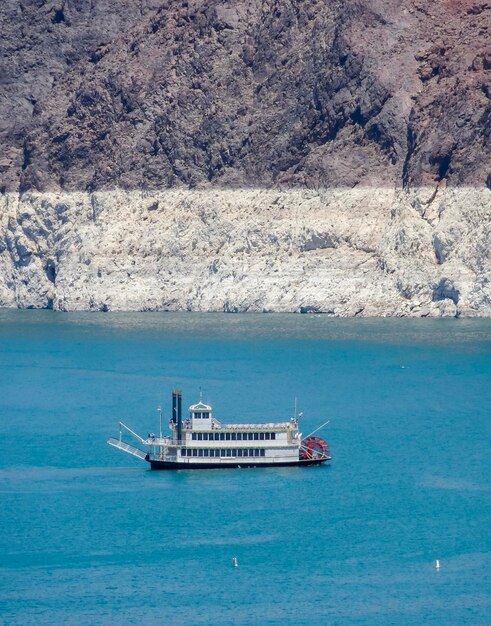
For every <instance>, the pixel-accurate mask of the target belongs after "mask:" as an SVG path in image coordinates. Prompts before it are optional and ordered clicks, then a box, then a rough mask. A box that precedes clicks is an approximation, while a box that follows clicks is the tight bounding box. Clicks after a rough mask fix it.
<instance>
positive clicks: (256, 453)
mask: <svg viewBox="0 0 491 626" xmlns="http://www.w3.org/2000/svg"><path fill="white" fill-rule="evenodd" d="M181 403H182V394H181V392H180V391H173V393H172V418H171V420H170V423H169V427H170V431H171V434H170V435H169V436H162V432H160V434H159V435H155V434H153V433H150V434H149V435H148V437H147V438H146V439H143V438H141V437H140V436H139V435H137V434H136V433H134V432H133V431H132V430H131V429H129V428H128V427H127V426H125V425H124V424H122V423H120V437H119V439H109V440H108V443H109V444H110V445H113V446H115V447H117V448H119V449H121V450H123V451H125V452H129V453H130V454H134V455H135V456H138V457H140V458H145V460H147V461H148V462H149V463H150V465H151V467H152V469H179V468H181V469H204V468H213V467H251V466H254V467H255V466H272V465H299V464H301V463H302V464H310V465H311V464H318V463H321V462H323V461H327V460H330V456H329V450H328V447H327V444H326V443H325V442H324V441H323V440H322V439H319V438H317V437H310V438H308V439H306V440H303V441H302V435H301V433H300V432H299V430H298V420H297V418H296V417H292V418H291V419H290V420H288V421H284V422H264V423H259V424H257V423H250V424H247V423H222V422H221V421H220V420H218V419H217V418H216V417H215V416H214V415H213V411H212V407H211V406H210V405H208V404H205V403H203V402H202V401H201V400H200V402H198V403H197V404H193V405H191V406H190V407H189V417H187V418H186V419H184V420H183V419H182V411H181ZM123 429H125V430H127V431H129V432H130V433H131V434H132V435H133V436H135V437H136V438H138V440H139V441H140V442H141V443H142V444H144V445H145V447H146V449H147V452H146V453H145V452H143V451H142V450H140V449H138V448H134V447H133V446H130V445H129V444H127V443H125V442H123V440H122V432H123ZM161 430H162V428H161ZM311 440H315V441H311Z"/></svg>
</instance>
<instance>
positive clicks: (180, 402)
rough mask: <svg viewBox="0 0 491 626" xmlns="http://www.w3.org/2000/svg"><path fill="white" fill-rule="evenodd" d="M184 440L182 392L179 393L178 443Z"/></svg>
mask: <svg viewBox="0 0 491 626" xmlns="http://www.w3.org/2000/svg"><path fill="white" fill-rule="evenodd" d="M181 439H182V391H181V390H180V389H179V390H178V391H177V441H181Z"/></svg>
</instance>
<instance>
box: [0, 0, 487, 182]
mask: <svg viewBox="0 0 491 626" xmlns="http://www.w3.org/2000/svg"><path fill="white" fill-rule="evenodd" d="M0 19H1V22H2V46H3V55H2V62H1V63H2V66H1V72H0V84H1V85H2V89H1V92H0V188H1V189H2V190H3V191H8V190H17V189H20V190H21V191H25V190H27V189H37V190H40V191H47V190H53V189H54V190H56V189H64V190H68V191H70V190H82V191H93V190H97V189H107V188H112V187H120V188H123V189H140V188H142V189H161V188H167V187H172V186H180V185H186V186H191V187H196V186H198V187H205V186H210V185H220V186H235V187H241V186H266V187H271V186H275V185H287V186H291V185H307V186H315V187H329V186H346V187H353V186H356V185H360V184H361V185H374V186H375V185H377V186H380V185H396V186H404V187H406V188H409V187H412V186H420V185H431V186H439V185H442V184H443V183H445V184H447V185H454V186H457V185H462V184H472V185H486V184H487V185H488V186H489V187H490V188H491V182H490V181H491V158H490V156H491V155H490V133H491V49H490V48H489V41H490V34H491V32H490V29H491V3H490V2H482V1H477V2H476V0H473V1H467V0H462V1H456V0H453V1H449V0H434V1H433V2H431V3H428V2H426V1H424V0H413V1H405V2H403V1H401V0H333V1H331V2H325V0H302V1H299V0H297V1H294V0H261V1H259V0H247V1H240V0H235V1H234V2H232V1H230V2H224V1H218V0H189V2H182V1H181V2H175V1H173V0H168V1H167V2H162V1H157V0H141V1H140V2H137V1H135V0H99V1H98V0H92V1H90V2H89V0H85V1H83V0H77V1H76V2H75V0H73V1H71V0H53V1H43V0H32V1H30V2H29V1H26V0H24V1H23V2H21V3H19V2H17V1H14V0H5V1H4V2H3V3H2V7H1V8H0Z"/></svg>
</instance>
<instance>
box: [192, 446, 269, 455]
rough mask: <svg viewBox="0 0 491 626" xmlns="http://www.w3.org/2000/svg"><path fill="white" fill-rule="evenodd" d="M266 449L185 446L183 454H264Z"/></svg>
mask: <svg viewBox="0 0 491 626" xmlns="http://www.w3.org/2000/svg"><path fill="white" fill-rule="evenodd" d="M265 454H266V451H265V450H264V448H237V450H233V449H227V450H214V449H209V448H204V449H199V448H187V449H186V448H183V449H182V450H181V456H221V457H227V456H264V455H265Z"/></svg>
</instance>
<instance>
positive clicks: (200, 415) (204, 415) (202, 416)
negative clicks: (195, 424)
mask: <svg viewBox="0 0 491 626" xmlns="http://www.w3.org/2000/svg"><path fill="white" fill-rule="evenodd" d="M193 417H194V419H195V420H200V419H204V420H208V419H210V414H209V413H206V412H203V413H200V412H198V413H193Z"/></svg>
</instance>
